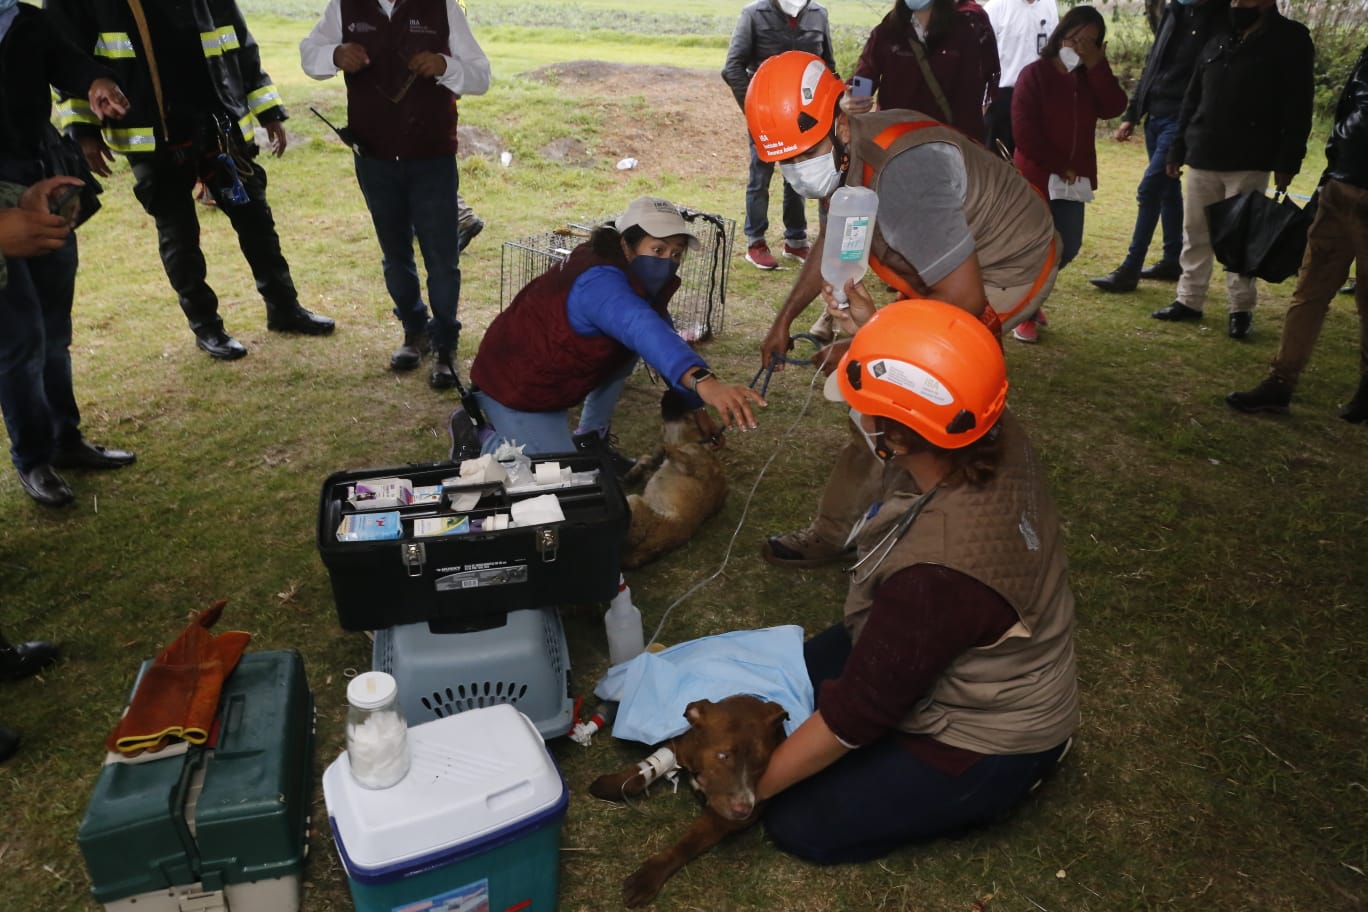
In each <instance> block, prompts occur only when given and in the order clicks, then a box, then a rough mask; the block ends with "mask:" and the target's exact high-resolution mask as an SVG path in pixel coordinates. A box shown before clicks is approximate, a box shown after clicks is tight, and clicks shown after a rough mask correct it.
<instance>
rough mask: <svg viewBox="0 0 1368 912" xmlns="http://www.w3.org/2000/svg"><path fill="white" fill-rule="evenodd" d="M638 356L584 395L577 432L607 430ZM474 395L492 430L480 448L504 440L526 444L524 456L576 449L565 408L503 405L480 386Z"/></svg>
mask: <svg viewBox="0 0 1368 912" xmlns="http://www.w3.org/2000/svg"><path fill="white" fill-rule="evenodd" d="M637 360H638V359H636V358H633V359H632V360H630V361H628V362H627V364H626V365H625V366H624V367H623V368H622V370H620V371H618V372H617V373H615V374H614V375H613V376H611V377H609V378H608V379H607V380H606V381H604V382H603V383H602V384H601V385H600V386H599V387H598V388H597V389H594V390H592V391H591V392H590V393H589V395H587V396H585V397H584V404H583V405H582V406H581V407H580V420H579V428H578V429H577V430H576V431H575V433H576V434H583V433H587V432H589V431H597V432H600V433H605V432H607V430H608V427H609V426H610V425H611V424H612V422H613V411H614V410H615V409H616V408H617V404H618V399H620V398H621V397H622V389H623V387H625V386H626V385H627V378H629V377H631V376H632V371H633V370H635V369H636V364H637ZM475 399H476V401H478V402H479V403H480V409H481V411H483V412H484V415H485V420H486V421H487V422H488V423H489V426H490V427H492V428H493V429H494V433H493V434H492V435H490V436H489V437H488V438H487V439H486V440H485V441H484V448H483V450H482V452H485V453H493V452H494V451H495V450H497V449H498V448H499V443H500V442H501V441H504V440H510V441H512V442H514V443H516V444H518V445H519V446H523V447H525V449H524V450H523V455H525V456H539V455H542V454H544V453H573V452H574V451H575V441H574V439H573V437H572V436H571V434H570V412H569V411H568V410H566V409H562V410H560V411H556V412H521V411H518V410H517V409H512V408H509V407H508V406H506V405H503V404H502V403H500V402H498V401H497V400H495V399H492V398H490V396H489V395H487V394H486V393H484V392H481V391H479V390H476V391H475Z"/></svg>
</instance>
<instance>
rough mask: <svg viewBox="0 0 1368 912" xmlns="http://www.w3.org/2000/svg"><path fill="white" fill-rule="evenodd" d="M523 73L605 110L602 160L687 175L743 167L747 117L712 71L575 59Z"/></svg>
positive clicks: (734, 172) (715, 174) (723, 174)
mask: <svg viewBox="0 0 1368 912" xmlns="http://www.w3.org/2000/svg"><path fill="white" fill-rule="evenodd" d="M521 76H522V77H523V78H526V79H534V80H537V81H539V82H545V83H548V84H552V85H556V86H558V87H560V88H561V89H562V90H563V91H565V92H566V93H567V94H570V95H574V96H576V97H579V96H584V97H585V98H586V99H588V103H589V104H590V105H592V106H593V107H594V108H596V109H599V110H600V112H601V114H602V116H601V118H600V121H601V123H602V126H601V128H600V133H599V137H598V140H597V141H596V147H597V148H596V149H594V150H592V151H593V152H594V157H595V158H596V159H598V160H605V159H610V160H612V161H614V162H616V161H618V160H619V159H623V158H635V159H636V160H637V167H636V170H637V171H640V172H645V173H648V174H649V173H659V174H663V173H667V172H668V173H670V174H675V175H679V176H681V177H689V178H694V177H702V178H705V179H707V178H718V179H725V180H729V181H734V180H736V179H738V177H742V176H744V174H745V173H746V167H747V152H746V145H747V142H748V139H747V136H746V121H745V118H744V117H743V116H742V114H741V109H740V108H739V107H737V105H736V99H734V98H733V97H732V93H731V89H730V88H728V87H727V84H726V83H725V82H723V81H722V77H721V76H720V75H718V73H717V72H716V71H715V70H690V69H684V68H681V67H667V66H653V65H649V64H622V63H607V62H604V61H601V60H575V61H571V62H569V63H557V64H552V65H550V66H545V67H542V68H541V69H538V70H533V71H532V72H530V73H523V74H521Z"/></svg>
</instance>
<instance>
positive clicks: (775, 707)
mask: <svg viewBox="0 0 1368 912" xmlns="http://www.w3.org/2000/svg"><path fill="white" fill-rule="evenodd" d="M788 717H789V714H788V712H787V711H786V710H785V709H784V707H783V706H781V705H780V704H778V703H773V702H770V703H766V704H765V724H766V725H779V724H780V723H782V722H783V721H784V720H785V719H787V718H788Z"/></svg>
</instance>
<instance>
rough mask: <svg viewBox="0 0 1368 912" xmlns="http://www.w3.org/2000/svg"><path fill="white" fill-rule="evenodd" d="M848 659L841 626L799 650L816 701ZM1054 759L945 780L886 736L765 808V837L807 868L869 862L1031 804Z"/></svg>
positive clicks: (978, 769)
mask: <svg viewBox="0 0 1368 912" xmlns="http://www.w3.org/2000/svg"><path fill="white" fill-rule="evenodd" d="M849 655H850V635H849V634H848V633H847V632H846V629H845V626H844V625H843V624H837V625H836V626H835V627H832V628H830V629H828V630H826V631H824V632H822V633H819V634H817V635H816V636H814V637H813V638H812V639H810V640H808V642H807V643H806V644H804V646H803V658H804V659H805V660H806V662H807V666H808V676H809V677H811V678H812V683H813V686H814V688H815V689H816V690H817V692H818V694H820V693H821V682H822V681H824V680H828V679H830V678H834V677H836V676H838V675H839V674H840V673H841V669H842V668H843V667H844V665H845V662H846V659H847V658H848V657H849ZM818 708H819V709H820V708H821V703H820V699H819V701H818ZM1063 749H1064V745H1062V744H1061V745H1059V746H1058V747H1054V748H1051V749H1050V750H1047V751H1042V752H1040V753H1036V754H1014V755H1007V754H1004V755H999V756H989V757H984V758H983V759H982V760H980V761H978V762H977V763H975V764H974V765H973V766H971V767H970V768H969V769H967V770H965V771H964V772H963V773H961V774H960V775H958V776H954V775H950V774H948V773H943V772H941V771H940V770H938V769H936V768H935V767H932V766H929V765H927V764H926V763H924V762H922V761H921V760H920V759H918V758H917V757H915V756H913V755H912V754H910V753H908V752H907V751H906V750H904V749H903V747H902V746H901V745H900V744H899V743H898V739H897V737H896V736H888V737H885V738H883V739H881V740H879V741H876V742H874V743H873V744H869V745H866V746H865V747H861V748H859V749H857V750H853V751H851V752H850V753H848V754H846V755H845V756H844V757H842V758H841V759H840V760H837V761H836V762H835V763H833V764H832V765H831V766H828V767H827V768H826V769H824V770H822V771H821V772H819V773H817V774H815V775H813V776H810V777H809V778H807V779H804V780H803V781H802V782H799V783H797V784H796V785H793V786H790V787H789V788H787V789H785V790H784V791H782V792H780V793H779V794H778V795H775V796H774V797H773V798H771V799H770V801H769V804H768V805H766V807H765V817H764V821H765V829H766V830H767V831H768V832H769V835H770V837H771V838H772V839H773V840H774V842H775V844H776V845H777V846H779V848H781V849H783V850H784V851H785V852H788V853H789V854H791V855H796V856H798V857H799V858H803V859H806V860H807V861H812V862H816V863H817V864H842V863H846V862H855V861H868V860H869V859H871V858H879V857H881V856H883V855H887V854H888V853H889V852H891V851H893V850H894V849H897V848H899V847H900V846H903V845H906V844H908V843H911V842H917V841H921V840H927V839H932V838H935V837H937V836H946V835H954V834H957V833H960V832H963V831H965V830H968V829H972V828H974V827H978V826H982V825H984V824H988V823H992V822H993V821H995V820H997V819H998V818H1000V817H1002V816H1003V815H1004V814H1006V813H1007V812H1008V811H1010V810H1011V809H1012V808H1014V807H1016V806H1017V805H1019V804H1021V802H1023V801H1024V800H1025V799H1026V798H1027V796H1029V795H1030V793H1031V789H1032V788H1033V787H1034V786H1035V784H1036V783H1037V782H1039V781H1040V780H1041V779H1042V778H1043V777H1045V776H1046V775H1048V774H1049V773H1050V772H1051V771H1052V770H1053V769H1054V766H1055V763H1056V762H1057V761H1058V759H1059V755H1060V754H1061V753H1062V752H1063Z"/></svg>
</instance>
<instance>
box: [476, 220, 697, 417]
mask: <svg viewBox="0 0 1368 912" xmlns="http://www.w3.org/2000/svg"><path fill="white" fill-rule="evenodd" d="M595 266H613V267H616V268H619V269H621V270H622V271H623V272H625V273H627V276H628V279H629V280H630V282H631V285H632V289H633V290H634V291H636V292H637V294H639V295H641V297H643V298H645V299H647V300H650V296H649V295H648V294H646V292H645V291H644V290H643V289H642V288H641V286H640V284H639V283H638V282H637V280H636V279H635V278H634V277H633V276H632V273H631V271H630V270H628V269H627V261H626V259H625V258H617V259H613V260H606V259H604V258H602V257H600V256H598V255H597V254H595V253H594V251H593V249H592V248H591V247H590V245H589V244H587V243H584V244H580V245H579V246H578V247H576V248H575V249H574V250H572V251H571V252H570V256H569V257H568V258H567V259H566V260H565V262H563V263H561V264H559V265H556V266H552V267H551V268H550V269H548V270H547V271H546V272H544V273H542V274H541V275H540V276H538V277H537V278H535V279H533V280H532V281H531V282H528V283H527V284H526V285H524V286H523V289H522V291H520V292H518V294H517V296H515V297H514V298H513V302H512V303H511V304H509V305H508V309H507V310H505V311H504V312H503V313H501V314H499V315H498V316H497V317H495V318H494V322H493V323H490V324H489V328H488V329H486V330H485V334H484V337H483V338H482V339H481V340H480V350H479V351H478V352H477V353H476V354H475V362H474V363H473V364H472V365H471V366H470V379H471V381H472V382H473V383H474V384H475V386H476V387H478V388H479V390H480V392H482V393H484V394H485V395H487V396H490V397H492V398H493V399H494V400H495V401H497V402H498V403H499V404H500V405H504V406H506V407H508V408H511V409H516V410H518V411H520V412H556V411H560V410H562V409H568V408H570V407H571V406H574V405H577V404H578V403H580V402H582V401H583V400H584V397H585V396H587V395H589V393H590V392H591V391H593V390H595V389H597V388H598V387H600V386H602V385H603V384H604V383H605V382H606V381H607V380H608V378H609V377H611V376H612V375H613V374H614V373H615V372H616V371H618V370H619V369H620V368H621V367H622V366H623V365H624V364H626V363H627V362H628V361H629V360H630V359H632V358H634V357H636V353H635V352H633V351H632V350H631V349H630V348H628V347H627V346H625V345H623V344H622V343H621V342H619V341H617V340H616V339H614V338H613V337H612V336H607V335H603V336H581V335H580V334H579V333H577V332H575V330H574V329H573V328H572V327H571V325H570V316H569V313H568V311H567V310H566V301H567V300H568V299H569V297H570V289H571V288H573V287H574V285H575V281H576V280H577V279H578V278H579V277H580V276H581V275H583V274H584V273H585V272H586V271H587V270H589V269H592V268H593V267H595ZM678 288H679V278H678V277H675V278H674V279H672V280H671V282H670V284H669V285H667V286H666V287H665V289H664V291H663V292H662V293H661V294H660V295H659V296H658V300H656V301H655V302H654V309H655V310H656V311H657V312H658V313H660V314H662V315H664V314H665V313H666V306H667V305H668V304H669V301H670V298H671V297H672V296H673V295H674V292H675V291H676V290H677V289H678Z"/></svg>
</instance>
